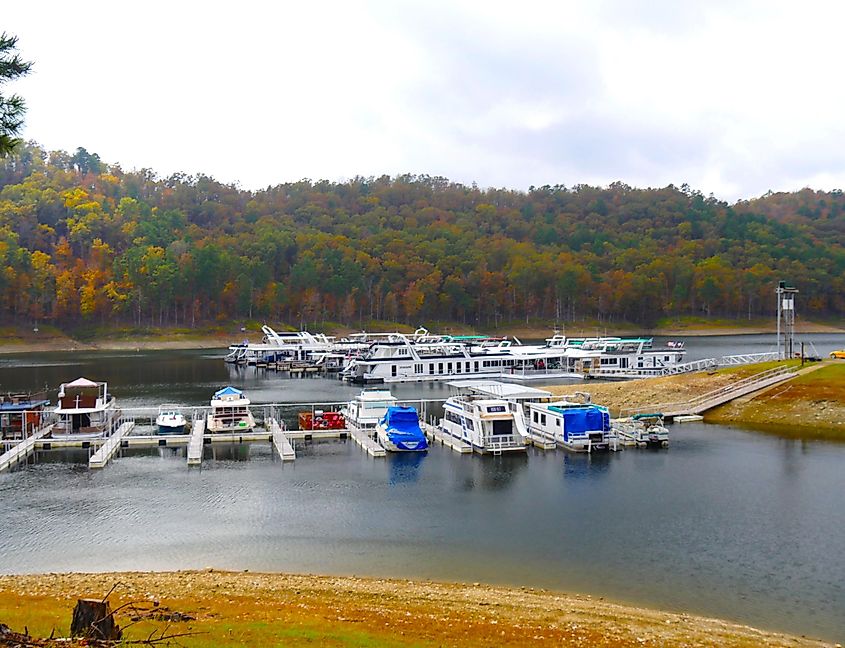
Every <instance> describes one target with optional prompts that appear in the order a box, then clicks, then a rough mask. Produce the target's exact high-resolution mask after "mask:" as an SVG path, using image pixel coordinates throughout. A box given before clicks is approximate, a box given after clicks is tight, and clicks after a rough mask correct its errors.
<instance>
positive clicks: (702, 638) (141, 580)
mask: <svg viewBox="0 0 845 648" xmlns="http://www.w3.org/2000/svg"><path fill="white" fill-rule="evenodd" d="M115 583H120V585H119V586H118V588H117V589H116V591H115V592H114V594H112V596H111V597H110V599H109V600H110V601H111V602H112V605H113V607H114V606H115V605H118V604H120V603H121V602H123V601H129V600H135V601H138V600H145V601H148V600H151V599H155V600H157V601H159V602H160V603H161V604H162V605H166V606H167V607H169V608H170V609H171V610H178V611H180V612H183V613H187V614H190V615H191V616H194V617H196V620H194V621H188V622H185V623H177V624H172V625H171V626H170V628H169V629H168V631H169V632H172V633H177V632H179V633H181V632H198V633H201V634H197V635H195V636H189V637H183V638H180V639H179V644H180V645H183V646H235V645H251V646H273V645H285V646H300V645H312V646H313V645H343V646H349V645H352V646H400V645H417V646H514V647H515V646H526V645H553V646H748V647H751V646H761V645H766V646H792V647H797V646H824V645H830V644H824V643H822V642H817V641H813V640H808V639H804V638H797V637H789V636H786V635H780V634H775V633H767V632H762V631H758V630H755V629H752V628H749V627H746V626H740V625H736V624H731V623H727V622H724V621H719V620H715V619H707V618H703V617H696V616H691V615H686V614H674V613H666V612H657V611H652V610H644V609H637V608H632V607H626V606H621V605H615V604H612V603H608V602H606V601H603V600H602V599H596V598H591V597H587V596H572V595H565V594H558V593H553V592H547V591H542V590H539V591H534V590H526V589H520V590H514V589H507V588H502V587H493V586H486V585H456V584H443V583H430V582H412V581H404V580H401V581H400V580H376V579H361V578H346V577H328V576H293V575H285V574H252V573H232V572H218V571H214V572H211V571H201V572H197V571H192V572H177V573H152V574H143V573H120V574H49V575H40V576H0V622H5V623H7V624H9V625H10V626H12V627H13V628H14V629H22V626H23V625H27V626H28V627H29V630H30V632H31V633H33V634H36V633H38V634H41V635H44V636H46V635H49V633H50V630H51V629H52V628H53V627H55V628H57V630H58V631H59V632H61V631H62V630H63V629H64V631H65V632H66V628H67V626H68V624H69V620H70V613H71V609H72V607H73V605H74V603H75V600H76V598H77V597H83V596H103V595H104V593H106V592H108V591H109V589H110V588H111V587H112V586H113V585H114V584H115ZM118 621H119V622H120V623H121V625H125V623H124V622H123V621H122V620H121V619H118ZM162 625H163V624H161V623H159V626H162ZM154 627H155V626H153V625H151V624H149V623H147V622H144V623H142V624H140V625H137V626H134V627H133V628H130V638H132V637H134V638H138V637H144V636H147V635H148V634H149V632H150V631H151V629H152V628H154Z"/></svg>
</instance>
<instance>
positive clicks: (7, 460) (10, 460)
mask: <svg viewBox="0 0 845 648" xmlns="http://www.w3.org/2000/svg"><path fill="white" fill-rule="evenodd" d="M52 429H53V426H52V424H51V425H45V426H44V427H42V428H40V429H38V430H36V431H35V432H33V433H32V434H31V435H30V436H29V437H27V438H26V439H24V440H23V441H21V442H19V443H16V444H15V445H14V446H12V447H11V448H9V450H8V451H6V452H4V453H3V454H2V455H0V473H1V472H4V471H6V470H8V469H9V468H11V467H12V466H15V465H17V464H18V463H20V462H21V461H23V460H25V459H26V458H27V457H28V456H29V455H30V454H32V452H33V451H34V450H35V444H36V443H37V442H38V440H39V439H41V437H43V436H44V435H45V434H48V433H49V432H51V431H52Z"/></svg>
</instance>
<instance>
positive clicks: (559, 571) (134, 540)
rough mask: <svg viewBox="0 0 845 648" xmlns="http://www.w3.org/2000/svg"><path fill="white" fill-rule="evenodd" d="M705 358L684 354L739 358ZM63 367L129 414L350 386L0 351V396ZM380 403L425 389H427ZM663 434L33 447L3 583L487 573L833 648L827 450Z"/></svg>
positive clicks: (4, 533) (54, 379)
mask: <svg viewBox="0 0 845 648" xmlns="http://www.w3.org/2000/svg"><path fill="white" fill-rule="evenodd" d="M749 337H753V338H758V337H759V338H763V337H767V336H743V337H742V338H741V341H742V342H743V343H744V344H745V346H748V339H749ZM771 337H772V338H773V336H771ZM706 342H707V339H705V340H704V341H702V340H701V339H700V338H697V339H696V344H706ZM762 344H763V342H761V343H760V346H762ZM830 344H831V346H832V347H836V346H839V347H841V346H843V345H845V336H840V339H839V340H836V339H833V340H832V341H831V342H830ZM688 346H689V347H690V348H691V349H692V346H693V342H692V341H689V342H688ZM818 346H819V347H820V348H819V352H820V353H822V352H824V351H823V350H822V348H821V346H820V345H818ZM717 347H718V349H719V350H716V351H715V352H713V353H710V354H707V353H706V352H705V353H704V355H702V356H701V357H708V356H709V355H721V354H723V353H737V352H740V351H742V350H743V348H739V349H738V348H737V347H735V346H734V347H731V346H730V343H728V342H725V339H724V338H718V340H714V346H713V347H711V348H713V349H715V348H717ZM723 348H724V349H726V350H724V351H723V350H721V349H723ZM763 350H768V349H763ZM79 375H85V376H87V377H89V378H94V379H100V380H108V381H109V383H110V385H112V390H113V392H114V393H115V395H116V397H117V398H118V399H120V402H121V403H123V404H135V405H150V404H157V403H160V402H162V401H165V400H168V401H178V402H183V403H185V404H197V405H201V404H206V403H207V402H208V399H209V397H210V394H211V393H212V392H213V391H214V390H215V389H217V388H219V387H220V386H222V385H223V384H226V383H232V384H235V385H239V386H241V387H244V389H246V390H247V392H248V395H249V396H250V397H251V398H252V399H253V400H254V401H256V402H279V401H287V402H301V401H311V400H323V401H330V400H345V399H348V398H349V397H350V396H351V395H353V394H354V393H356V392H357V391H358V389H357V388H353V387H349V386H346V385H343V384H341V383H339V382H336V381H331V380H323V379H294V380H291V379H287V378H284V377H282V376H278V375H275V374H272V373H269V374H267V373H263V372H256V371H254V370H236V369H233V368H230V367H227V366H225V365H224V364H223V363H222V362H221V361H220V360H219V354H216V353H214V352H207V351H203V352H149V353H140V354H134V353H132V354H108V353H100V354H58V353H57V354H43V355H38V356H15V357H9V356H6V357H3V356H0V390H2V391H6V390H15V389H21V388H31V387H36V386H39V385H40V386H43V385H44V384H45V383H46V384H47V385H49V386H50V388H51V389H53V388H55V386H56V385H58V383H60V382H63V381H67V380H71V379H73V378H76V377H78V376H79ZM393 391H394V393H396V394H397V395H398V396H399V397H401V398H440V397H443V388H441V387H437V386H433V385H403V386H396V387H395V388H394V390H393ZM671 432H672V447H670V448H669V449H668V450H661V451H638V450H632V449H628V450H625V451H623V452H619V453H616V454H611V455H605V456H593V457H587V456H580V455H568V454H565V453H563V452H554V453H548V454H543V453H540V452H533V451H532V452H529V453H528V456H522V457H498V458H490V457H485V458H480V457H466V456H459V455H457V454H454V453H452V452H451V451H448V450H445V449H442V448H433V449H432V450H431V451H430V452H429V453H428V454H427V455H425V456H398V457H388V459H387V460H373V459H370V458H368V457H367V456H366V455H365V454H364V453H362V452H361V450H360V449H359V448H358V446H357V445H355V444H353V443H352V442H346V441H323V442H316V443H308V444H299V445H298V446H297V460H296V462H295V463H294V464H284V465H283V464H282V463H281V462H280V461H279V460H278V459H277V458H276V457H275V456H274V454H273V452H272V451H271V449H270V446H269V445H267V444H255V445H252V446H250V447H240V448H238V447H227V448H215V450H214V452H213V454H211V450H208V452H209V454H208V455H207V458H206V461H205V463H204V465H203V468H202V469H201V470H188V469H187V468H186V467H185V459H184V455H183V451H173V450H170V449H160V450H159V449H156V450H152V451H132V452H131V453H127V454H126V455H125V456H123V457H121V458H119V459H117V460H115V461H114V462H112V463H111V464H110V465H109V466H108V468H107V469H105V470H103V471H96V472H95V471H89V470H88V468H87V458H88V455H87V454H86V453H84V452H79V453H58V452H44V453H41V454H39V456H38V457H37V458H36V461H35V462H34V463H33V464H31V465H28V466H26V467H24V468H22V469H20V470H18V471H15V472H13V473H10V474H3V475H0V572H5V573H23V572H46V571H60V570H75V571H80V570H99V571H106V570H117V569H185V568H201V567H206V566H215V567H220V568H231V569H251V570H265V571H290V572H318V573H338V574H358V575H379V576H399V577H420V578H435V579H442V580H465V581H485V582H495V583H506V584H516V585H526V586H534V587H548V588H553V589H559V590H569V591H577V592H587V593H593V594H597V595H601V596H607V597H610V598H614V599H619V600H622V601H626V602H632V603H634V604H639V605H650V606H654V607H660V608H666V609H674V610H684V611H691V612H696V613H700V614H706V615H713V616H719V617H724V618H730V619H734V620H737V621H740V622H744V623H749V624H752V625H755V626H761V627H765V628H771V629H780V630H785V631H790V632H794V633H800V634H806V635H810V636H818V637H822V638H827V639H833V640H841V639H842V638H845V591H843V584H845V504H843V492H844V491H845V445H840V444H825V443H802V442H799V441H793V440H784V439H780V438H777V437H771V436H764V435H757V434H754V433H750V432H747V431H742V430H739V429H733V428H730V427H725V426H713V425H702V424H693V425H684V426H674V427H673V428H672V430H671Z"/></svg>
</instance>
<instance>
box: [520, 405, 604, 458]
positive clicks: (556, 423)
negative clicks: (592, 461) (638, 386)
mask: <svg viewBox="0 0 845 648" xmlns="http://www.w3.org/2000/svg"><path fill="white" fill-rule="evenodd" d="M578 396H583V395H582V394H579V395H578ZM578 396H572V397H568V396H565V397H564V398H563V399H561V400H556V401H554V402H550V403H528V404H527V406H526V407H527V409H528V414H527V417H528V429H529V431H530V432H531V433H532V435H535V436H538V437H540V438H541V439H546V440H549V441H553V442H554V443H555V444H557V445H559V446H562V447H564V448H566V449H567V450H571V451H573V452H595V451H600V450H616V449H617V445H618V440H617V436H616V433H615V432H614V430H613V428H612V426H611V423H610V412H609V411H608V409H607V408H606V407H603V406H601V405H595V404H593V403H590V402H589V398H588V397H587V398H583V397H582V398H579V397H578Z"/></svg>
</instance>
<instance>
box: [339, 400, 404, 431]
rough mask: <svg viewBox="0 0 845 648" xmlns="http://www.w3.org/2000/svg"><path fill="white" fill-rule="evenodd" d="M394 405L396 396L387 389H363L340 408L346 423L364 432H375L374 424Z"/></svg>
mask: <svg viewBox="0 0 845 648" xmlns="http://www.w3.org/2000/svg"><path fill="white" fill-rule="evenodd" d="M395 405H396V397H395V396H394V395H393V394H391V393H390V390H389V389H364V390H362V391H361V393H360V394H358V395H357V396H356V397H355V398H353V399H352V400H351V401H349V402H348V403H347V404H346V405H344V406H343V408H342V409H341V410H340V413H341V414H342V415H343V418H344V420H345V421H346V425H347V426H349V427H350V428H355V429H357V430H361V431H363V432H366V433H367V434H369V435H372V434H374V433H375V429H376V425H378V422H379V421H380V420H381V419H382V418H383V417H384V415H385V414H387V410H388V408H390V407H393V406H395Z"/></svg>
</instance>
